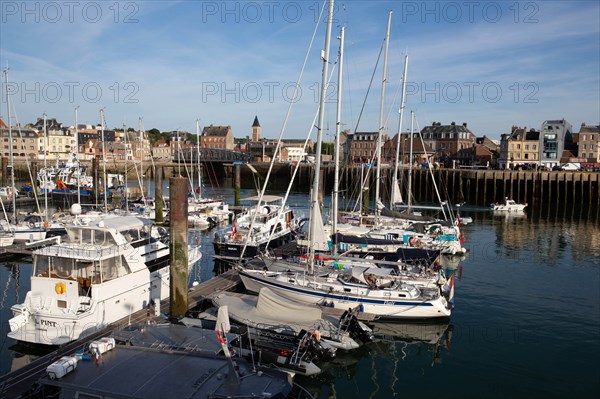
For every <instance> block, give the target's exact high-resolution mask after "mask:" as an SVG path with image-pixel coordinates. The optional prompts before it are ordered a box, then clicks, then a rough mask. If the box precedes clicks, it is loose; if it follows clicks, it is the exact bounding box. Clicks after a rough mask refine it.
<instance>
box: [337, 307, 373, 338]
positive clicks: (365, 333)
mask: <svg viewBox="0 0 600 399" xmlns="http://www.w3.org/2000/svg"><path fill="white" fill-rule="evenodd" d="M340 327H341V329H342V330H344V331H347V332H348V333H349V334H350V337H351V338H352V339H354V340H355V341H360V342H362V343H363V344H365V343H367V342H371V341H372V340H373V330H371V329H370V328H369V327H368V326H367V325H366V324H364V323H362V322H360V321H358V318H357V317H356V314H355V313H354V312H353V311H349V310H347V311H345V312H344V313H343V314H342V317H341V318H340Z"/></svg>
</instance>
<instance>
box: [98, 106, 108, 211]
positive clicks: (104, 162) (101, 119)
mask: <svg viewBox="0 0 600 399" xmlns="http://www.w3.org/2000/svg"><path fill="white" fill-rule="evenodd" d="M100 128H101V129H102V130H101V132H102V185H103V186H104V212H108V182H107V181H106V148H105V145H104V108H102V109H101V110H100Z"/></svg>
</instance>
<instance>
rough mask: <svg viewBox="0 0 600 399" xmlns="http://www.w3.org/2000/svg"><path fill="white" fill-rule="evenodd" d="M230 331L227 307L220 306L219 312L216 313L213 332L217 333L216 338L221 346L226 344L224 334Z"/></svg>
mask: <svg viewBox="0 0 600 399" xmlns="http://www.w3.org/2000/svg"><path fill="white" fill-rule="evenodd" d="M229 330H231V325H230V324H229V312H228V309H227V306H221V307H220V308H219V312H218V313H217V322H216V324H215V331H216V332H217V338H218V339H219V342H220V343H221V345H223V344H225V343H226V340H227V338H226V335H225V334H226V333H228V332H229Z"/></svg>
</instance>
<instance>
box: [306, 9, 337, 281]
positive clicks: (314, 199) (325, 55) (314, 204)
mask: <svg viewBox="0 0 600 399" xmlns="http://www.w3.org/2000/svg"><path fill="white" fill-rule="evenodd" d="M333 1H334V0H329V7H328V10H327V28H326V30H325V49H324V50H323V51H322V52H321V58H322V59H323V73H322V75H321V97H320V99H319V123H318V125H317V148H316V150H315V175H314V179H313V185H312V192H311V198H310V206H311V217H310V226H309V237H310V245H309V247H310V250H309V255H308V263H309V265H310V269H311V271H312V268H313V262H314V258H315V248H314V244H315V241H314V240H315V232H316V227H317V225H316V223H317V220H316V217H315V216H316V215H320V212H318V211H319V208H318V207H319V174H320V169H321V146H322V143H321V142H322V140H323V125H324V122H325V97H326V95H327V86H326V85H327V69H328V66H329V64H328V60H329V44H330V41H331V40H330V39H331V25H332V22H333ZM318 222H319V223H323V221H322V220H319V221H318Z"/></svg>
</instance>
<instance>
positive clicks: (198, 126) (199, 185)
mask: <svg viewBox="0 0 600 399" xmlns="http://www.w3.org/2000/svg"><path fill="white" fill-rule="evenodd" d="M196 163H197V167H198V190H199V194H198V199H201V198H202V171H201V170H200V119H196Z"/></svg>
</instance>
